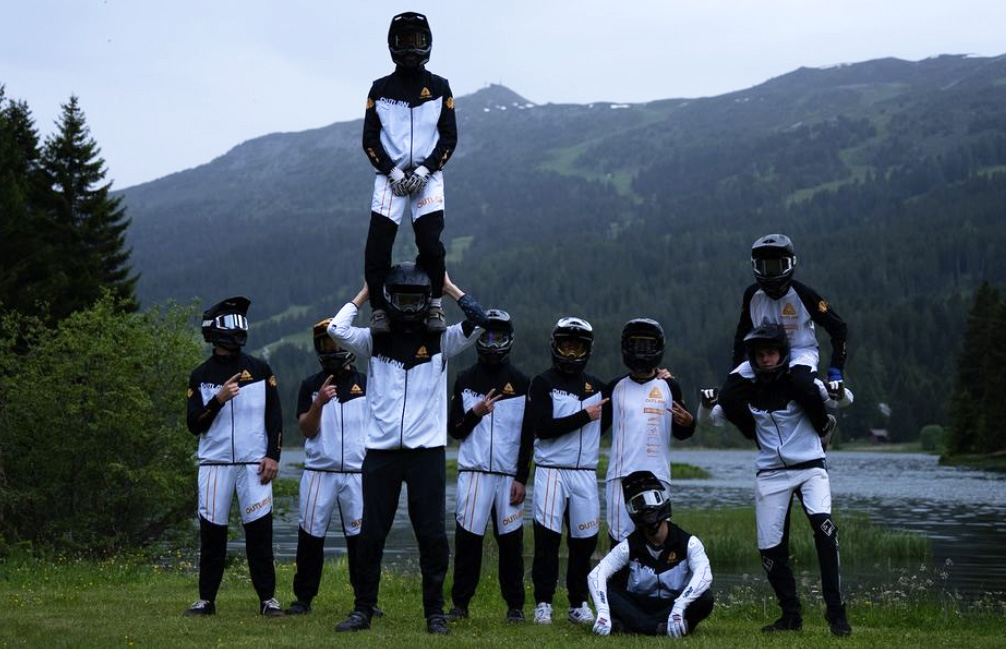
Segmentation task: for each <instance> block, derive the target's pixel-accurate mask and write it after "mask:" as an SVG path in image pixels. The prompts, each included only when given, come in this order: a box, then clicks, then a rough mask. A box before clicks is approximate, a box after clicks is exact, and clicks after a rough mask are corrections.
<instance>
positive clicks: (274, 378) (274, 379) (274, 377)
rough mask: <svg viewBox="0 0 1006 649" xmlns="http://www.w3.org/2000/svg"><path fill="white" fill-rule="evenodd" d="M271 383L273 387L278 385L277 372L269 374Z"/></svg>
mask: <svg viewBox="0 0 1006 649" xmlns="http://www.w3.org/2000/svg"><path fill="white" fill-rule="evenodd" d="M269 385H270V386H271V387H276V375H275V374H273V375H270V376H269Z"/></svg>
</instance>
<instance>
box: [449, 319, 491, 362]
mask: <svg viewBox="0 0 1006 649" xmlns="http://www.w3.org/2000/svg"><path fill="white" fill-rule="evenodd" d="M483 331H485V330H484V329H482V327H475V328H474V329H473V330H472V335H470V336H467V337H466V336H465V332H464V329H463V328H462V327H461V323H460V322H459V323H457V324H452V325H451V326H449V327H447V331H445V332H444V333H442V334H440V351H442V352H443V354H444V357H445V358H451V357H452V356H457V355H458V354H460V353H461V352H463V351H465V350H466V349H468V348H469V347H471V346H472V345H474V344H475V341H476V340H478V339H479V336H481V335H482V332H483Z"/></svg>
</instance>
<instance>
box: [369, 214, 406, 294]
mask: <svg viewBox="0 0 1006 649" xmlns="http://www.w3.org/2000/svg"><path fill="white" fill-rule="evenodd" d="M400 200H405V199H400ZM397 233H398V224H397V223H395V222H394V221H392V220H391V219H390V218H388V217H385V216H381V215H380V214H377V213H376V212H372V213H371V214H370V229H369V230H368V231H367V244H366V247H365V248H364V253H363V255H364V259H363V273H364V279H366V280H367V286H368V287H369V288H370V306H371V308H373V309H387V308H388V305H387V304H386V303H385V301H384V280H385V278H386V277H387V276H388V271H389V270H391V253H392V249H393V248H394V245H395V235H396V234H397Z"/></svg>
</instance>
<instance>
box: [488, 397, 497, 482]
mask: <svg viewBox="0 0 1006 649" xmlns="http://www.w3.org/2000/svg"><path fill="white" fill-rule="evenodd" d="M495 431H496V411H493V412H490V413H489V470H490V471H492V470H493V450H494V448H495V447H494V446H493V433H494V432H495Z"/></svg>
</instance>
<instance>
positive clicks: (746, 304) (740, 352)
mask: <svg viewBox="0 0 1006 649" xmlns="http://www.w3.org/2000/svg"><path fill="white" fill-rule="evenodd" d="M757 291H758V285H757V284H752V285H751V286H749V287H747V290H746V291H744V299H743V300H742V302H741V318H740V321H739V322H738V323H737V331H736V332H734V355H733V364H732V365H731V366H730V369H733V368H735V367H737V366H738V365H740V364H741V363H743V362H744V361H746V360H747V352H746V351H745V350H744V336H746V335H748V334H749V333H751V330H752V329H754V323H752V322H751V298H752V297H754V294H755V293H756V292H757Z"/></svg>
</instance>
